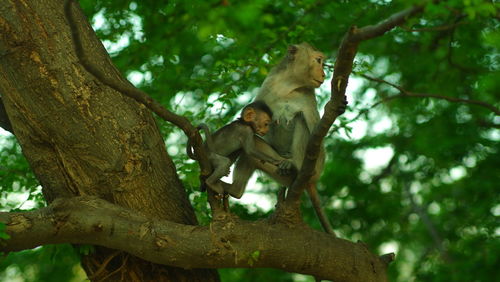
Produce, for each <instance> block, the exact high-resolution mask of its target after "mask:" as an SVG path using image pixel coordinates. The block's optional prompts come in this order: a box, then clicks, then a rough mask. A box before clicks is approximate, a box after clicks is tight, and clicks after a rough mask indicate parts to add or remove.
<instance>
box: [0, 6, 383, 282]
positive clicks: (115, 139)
mask: <svg viewBox="0 0 500 282" xmlns="http://www.w3.org/2000/svg"><path fill="white" fill-rule="evenodd" d="M63 2H64V1H63V0H52V1H47V0H45V1H43V0H32V1H25V0H5V1H3V2H2V6H1V8H0V93H1V94H2V100H3V102H4V104H5V109H6V112H7V114H8V117H9V119H10V122H11V124H12V128H13V131H14V134H15V136H16V137H17V138H18V140H19V143H20V144H21V146H22V148H23V153H24V154H25V156H26V158H27V159H28V161H29V163H30V164H31V166H32V168H33V170H34V172H35V174H36V176H37V178H38V179H39V181H40V184H41V185H42V186H43V193H44V196H45V198H46V200H47V202H48V203H49V207H47V208H44V209H40V210H38V211H33V212H25V213H0V221H1V222H5V223H6V225H7V230H6V231H7V233H8V234H9V235H10V236H11V239H9V240H7V241H6V242H4V241H0V251H16V250H21V249H25V248H32V247H34V246H38V245H40V244H49V243H62V242H69V243H78V244H79V243H87V244H95V245H99V246H103V247H102V248H101V247H99V248H97V251H96V252H95V253H93V254H92V255H90V256H88V257H86V258H85V259H83V261H82V264H83V266H84V269H85V270H86V272H87V275H88V276H89V279H91V280H103V279H106V280H108V279H109V280H121V279H123V280H126V281H217V280H218V275H217V273H216V272H215V271H214V270H206V269H194V270H188V269H191V268H219V267H274V268H280V269H283V270H286V271H293V272H299V273H308V274H312V275H314V276H317V277H320V278H326V279H334V280H335V281H386V280H387V277H386V273H385V271H386V265H385V264H384V263H383V262H382V261H381V260H380V259H379V258H378V257H377V256H375V255H374V254H372V253H371V252H369V251H368V250H367V248H366V247H365V246H364V245H363V244H359V243H351V242H348V241H346V240H342V239H338V238H334V237H333V236H330V235H328V234H325V233H321V232H316V231H313V230H311V229H310V228H309V227H307V226H303V225H301V224H300V223H293V224H290V223H284V222H279V221H275V222H272V223H271V222H269V221H266V220H262V221H258V222H245V221H241V220H239V219H237V218H234V217H232V216H230V215H228V216H227V217H226V218H221V219H217V220H215V221H213V222H212V223H211V225H210V226H208V227H199V226H194V225H196V219H195V216H194V211H193V209H192V207H191V206H190V204H189V201H188V199H187V197H186V193H185V191H184V189H183V187H182V184H181V183H180V181H179V179H178V176H177V174H176V171H175V167H174V165H173V163H172V161H171V159H170V157H169V156H168V155H167V153H166V150H165V147H164V142H163V140H162V138H161V136H160V134H159V132H158V128H157V126H156V124H155V121H154V119H153V117H152V115H151V113H150V112H149V111H148V110H147V109H146V108H145V107H144V106H142V105H140V104H138V103H137V102H135V101H134V100H132V99H130V98H128V97H125V96H123V95H122V94H121V93H118V92H116V91H114V90H113V89H111V88H109V87H107V86H105V85H103V84H102V83H101V82H100V81H99V80H98V79H96V78H95V77H94V76H92V75H91V74H89V73H88V72H87V71H85V69H84V68H83V67H82V66H81V65H80V63H79V61H78V59H77V57H76V55H75V53H74V51H73V50H74V48H73V46H72V41H71V34H70V32H71V31H70V29H69V27H68V24H67V22H66V20H65V17H64V14H63ZM75 20H76V21H77V22H78V26H79V27H81V26H83V28H82V30H81V32H82V36H81V38H82V43H83V47H84V49H85V50H86V51H87V53H88V54H91V56H92V58H93V60H94V62H93V63H94V64H95V65H96V67H98V68H100V69H101V70H102V71H103V72H104V73H105V75H106V76H107V77H110V78H113V79H116V80H119V79H122V78H121V75H120V74H119V72H118V71H117V70H116V69H115V68H114V67H113V65H112V64H111V63H110V58H109V56H108V55H107V53H106V51H105V50H104V48H103V46H102V44H101V42H100V41H99V40H98V39H97V38H96V37H95V34H94V32H93V31H92V29H91V27H90V25H89V23H88V22H87V20H86V19H85V18H84V17H83V15H82V14H81V13H80V12H79V13H77V14H76V15H75ZM75 196H78V197H75ZM104 200H105V201H104ZM110 203H113V204H110ZM120 206H121V207H120ZM4 243H6V244H4ZM104 247H109V248H113V249H116V250H122V251H126V252H127V253H117V252H116V251H115V250H111V249H106V248H104ZM256 251H258V253H257V255H254V254H255V252H256ZM129 254H132V255H134V256H132V255H129ZM143 259H144V260H143ZM151 262H154V263H160V264H167V265H171V266H173V267H165V266H162V265H157V264H154V263H151ZM181 268H182V269H181Z"/></svg>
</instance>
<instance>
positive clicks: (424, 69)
mask: <svg viewBox="0 0 500 282" xmlns="http://www.w3.org/2000/svg"><path fill="white" fill-rule="evenodd" d="M422 2H424V1H390V0H386V1H382V0H380V1H378V0H371V1H361V0H359V1H354V0H353V1H350V0H343V1H311V0H304V1H280V0H278V1H264V0H248V1H246V0H245V1H231V0H226V1H180V0H177V1H158V0H155V1H153V0H143V1H137V2H136V1H128V0H121V1H101V0H98V1H93V0H82V1H80V3H81V5H82V8H83V9H84V12H85V13H86V15H87V16H88V18H89V19H90V21H91V22H92V24H93V26H94V28H95V29H96V31H97V34H98V36H99V38H100V39H101V40H102V41H103V43H104V45H105V47H106V48H107V49H108V51H109V52H110V54H111V56H112V58H113V61H114V63H115V64H116V66H117V67H118V68H119V69H120V70H121V71H122V73H124V74H125V75H126V76H127V77H128V79H129V80H130V81H132V82H133V83H134V84H135V85H136V86H138V87H140V88H141V89H142V90H144V91H146V92H147V93H148V94H150V95H151V96H153V97H154V98H155V99H157V100H159V101H160V102H161V103H162V104H163V105H165V106H167V107H168V108H170V109H171V110H173V111H175V112H176V113H178V114H181V115H185V116H187V117H188V118H189V119H190V120H191V121H192V122H193V123H195V124H197V123H200V122H205V123H208V124H209V126H210V127H211V128H213V129H215V128H218V127H220V126H222V125H223V124H225V123H227V122H229V121H230V120H233V119H234V118H235V115H236V114H237V113H238V111H239V110H240V109H241V107H242V105H244V104H245V103H247V102H248V101H250V100H251V99H252V98H253V97H254V96H255V94H256V91H257V89H258V87H259V86H260V84H261V83H262V81H263V80H264V78H265V76H266V74H267V73H268V72H269V70H270V68H271V67H272V66H273V65H274V64H275V63H276V62H277V61H278V60H279V59H280V57H281V56H283V54H284V52H285V51H286V47H287V45H289V44H292V43H300V42H303V41H305V42H309V43H311V44H312V45H314V46H315V47H316V48H318V49H320V50H322V51H323V52H324V53H325V54H326V55H327V57H328V61H327V64H328V66H327V69H326V71H327V75H328V76H329V77H331V74H332V73H331V72H332V68H333V64H334V62H335V56H336V51H337V48H338V46H339V45H340V41H341V39H342V37H343V35H344V34H345V32H346V31H347V30H348V28H349V27H350V26H352V25H356V26H359V27H362V26H366V25H370V24H376V23H378V22H379V21H381V20H383V19H385V18H387V17H389V16H390V15H391V14H393V13H396V12H398V11H400V10H403V9H405V8H408V7H410V6H411V5H412V4H414V3H422ZM428 2H431V1H428ZM499 19H500V11H499V4H498V1H482V0H450V1H439V3H437V4H432V3H429V4H427V6H426V8H425V11H424V13H423V14H421V15H418V16H416V17H414V18H412V19H409V20H408V21H407V23H405V24H404V25H403V26H402V27H398V28H396V29H394V30H392V31H390V32H388V33H387V34H385V35H384V36H382V37H378V38H375V39H372V40H369V41H366V42H363V43H362V44H361V45H360V48H359V50H358V54H357V56H356V60H355V66H354V73H353V75H352V76H351V79H350V81H349V88H348V91H347V97H348V101H349V107H348V110H347V112H346V113H345V114H344V115H343V116H342V117H341V118H340V119H339V120H337V122H336V123H335V125H334V127H333V128H332V129H331V134H329V136H328V137H327V138H326V139H325V146H326V149H327V163H326V166H325V170H324V172H323V176H322V179H321V183H320V186H319V190H320V191H319V192H320V194H321V197H322V201H323V203H324V206H325V210H326V212H327V214H328V215H329V217H330V221H331V223H332V225H333V227H334V229H335V230H336V231H337V232H338V233H339V234H340V236H341V237H342V238H346V239H349V240H353V241H356V240H362V241H363V242H366V243H367V244H368V245H369V246H370V247H371V248H372V250H373V251H374V252H376V253H379V254H383V253H387V252H395V253H396V261H395V262H394V263H393V264H391V266H390V268H389V274H390V280H391V281H494V280H495V278H494V277H498V273H499V272H498V267H499V266H500V262H499V259H498V257H499V254H500V241H499V234H500V226H499V216H500V201H499V199H500V196H499V195H500V193H499V192H500V184H499V183H500V157H499V152H498V150H499V147H498V141H499V140H500V130H499V128H500V116H499V115H496V114H495V112H494V111H492V110H491V109H489V108H487V107H483V106H480V105H475V104H470V103H467V102H453V101H448V100H445V99H442V98H440V97H434V98H429V97H409V96H405V95H401V92H400V91H399V90H398V89H397V88H396V87H394V86H400V87H402V88H403V89H404V90H405V91H408V92H411V93H421V94H433V95H438V96H445V97H451V98H458V99H464V100H478V101H482V102H484V103H486V104H489V105H492V106H494V107H495V106H496V107H497V109H498V107H499V106H500V103H499V98H500V91H499V89H500V74H499V70H500V56H499V46H500V30H499V26H500V20H499ZM375 79H377V80H375ZM389 83H392V84H393V86H391V85H390V84H389ZM329 89H330V86H329V83H325V85H323V86H322V87H321V89H319V90H317V94H318V100H319V101H320V104H321V106H323V105H324V103H325V102H326V101H327V100H328V99H329V98H330V97H329ZM497 111H498V110H497ZM158 124H159V126H160V127H161V131H162V133H163V134H164V136H165V142H166V146H167V150H168V152H169V153H170V155H171V156H172V158H173V159H174V161H175V163H176V165H177V167H178V171H179V175H180V176H181V178H182V180H183V181H184V184H185V187H186V189H187V190H188V191H189V193H190V199H191V201H192V203H193V205H194V206H195V209H196V211H197V215H198V218H199V220H200V222H201V223H202V224H206V223H207V222H208V220H209V216H208V214H209V212H208V207H207V205H206V195H205V194H203V193H200V192H199V191H198V190H199V189H198V187H199V182H198V167H197V165H196V163H194V162H193V161H191V160H188V158H187V156H186V155H185V150H184V144H185V141H186V138H185V136H183V134H182V133H181V132H180V131H179V130H177V129H176V128H174V127H173V126H171V125H170V124H167V123H166V122H163V121H160V120H159V121H158ZM0 187H1V194H0V207H1V210H2V211H19V210H29V209H34V208H38V207H41V206H44V205H45V204H44V201H43V198H42V196H41V193H40V187H39V185H38V182H37V180H36V178H35V177H34V175H33V173H32V172H31V170H30V168H29V165H28V164H27V162H26V160H25V159H24V157H23V156H22V153H21V149H20V147H19V145H18V144H17V142H16V140H15V138H14V137H13V136H11V135H9V134H8V133H7V132H5V131H0ZM277 188H278V186H277V185H276V184H275V183H273V182H272V181H269V179H267V178H266V177H260V176H259V177H257V179H256V183H255V182H253V181H252V183H251V184H250V185H249V188H248V192H247V193H246V194H245V195H244V197H243V198H242V199H241V200H236V201H232V203H231V207H232V210H233V211H234V212H236V213H238V214H239V215H240V216H241V217H243V218H247V219H257V218H262V217H265V216H266V215H267V214H269V213H270V212H272V209H273V207H274V204H275V201H276V192H277ZM303 202H304V204H303V213H304V216H305V218H306V220H307V222H309V223H310V225H311V226H313V227H314V228H317V229H321V228H320V225H319V222H318V220H317V219H316V217H315V215H314V213H313V210H312V207H311V206H310V203H309V201H308V200H307V199H306V198H304V201H303ZM4 227H5V226H4V225H2V224H0V236H5V233H4V232H3V230H4ZM89 251H92V248H91V247H89V246H81V247H77V248H73V247H72V246H70V245H57V246H44V247H39V248H36V249H34V250H29V251H23V252H18V253H10V254H8V255H7V254H4V255H3V256H2V257H1V258H0V281H84V280H85V279H86V276H85V274H84V272H83V271H82V270H81V268H80V266H79V256H80V254H82V253H86V252H89ZM220 274H221V278H222V280H223V281H313V279H312V278H311V277H309V276H304V275H299V274H290V273H285V272H283V271H280V270H273V269H221V270H220ZM496 279H498V278H496Z"/></svg>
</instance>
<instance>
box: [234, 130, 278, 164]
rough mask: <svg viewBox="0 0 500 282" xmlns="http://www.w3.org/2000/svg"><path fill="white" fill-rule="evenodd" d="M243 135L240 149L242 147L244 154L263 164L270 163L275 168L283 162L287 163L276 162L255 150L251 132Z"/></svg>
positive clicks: (276, 160)
mask: <svg viewBox="0 0 500 282" xmlns="http://www.w3.org/2000/svg"><path fill="white" fill-rule="evenodd" d="M245 135H246V136H244V137H243V138H242V147H243V151H245V153H246V154H248V155H249V156H251V157H254V158H256V159H258V160H261V161H263V162H268V163H271V164H273V165H276V166H279V165H280V164H281V163H283V162H287V160H278V159H275V158H273V157H271V156H269V155H267V154H266V153H263V152H261V151H259V150H257V149H256V146H255V140H254V134H253V131H251V130H250V131H246V132H245Z"/></svg>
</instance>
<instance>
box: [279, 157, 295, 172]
mask: <svg viewBox="0 0 500 282" xmlns="http://www.w3.org/2000/svg"><path fill="white" fill-rule="evenodd" d="M296 170H297V168H295V166H294V165H293V163H292V162H291V161H289V160H283V161H281V162H280V163H279V164H278V174H279V175H291V174H293V173H294V172H295V171H296Z"/></svg>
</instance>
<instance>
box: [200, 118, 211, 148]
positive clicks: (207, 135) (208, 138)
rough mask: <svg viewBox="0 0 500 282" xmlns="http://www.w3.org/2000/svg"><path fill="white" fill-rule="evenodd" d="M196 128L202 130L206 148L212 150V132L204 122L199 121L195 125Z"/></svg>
mask: <svg viewBox="0 0 500 282" xmlns="http://www.w3.org/2000/svg"><path fill="white" fill-rule="evenodd" d="M197 129H198V130H202V131H203V133H205V143H206V144H207V147H208V150H209V151H213V141H212V133H211V132H210V129H209V128H208V126H207V125H206V124H205V123H200V125H198V127H197Z"/></svg>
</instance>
